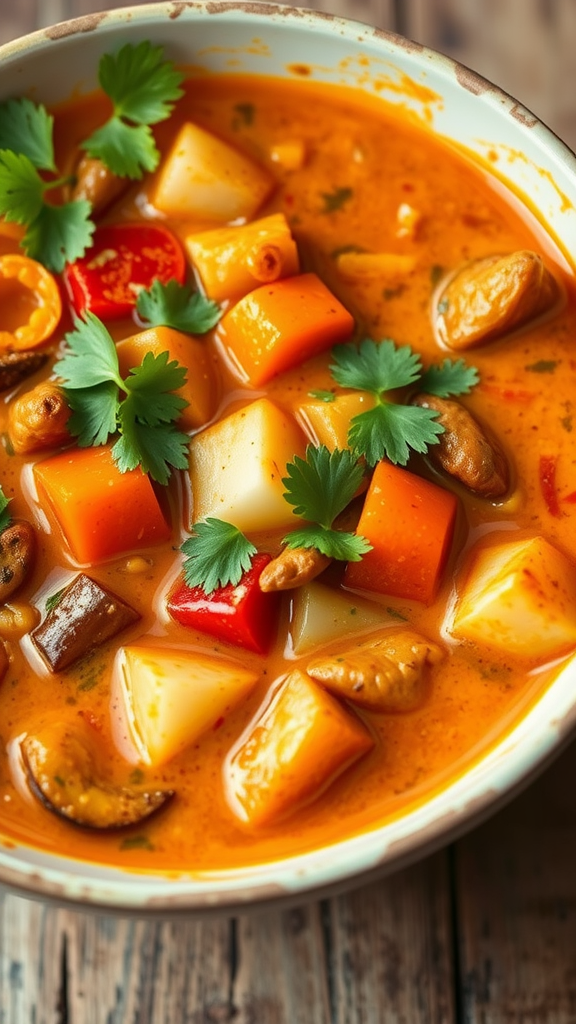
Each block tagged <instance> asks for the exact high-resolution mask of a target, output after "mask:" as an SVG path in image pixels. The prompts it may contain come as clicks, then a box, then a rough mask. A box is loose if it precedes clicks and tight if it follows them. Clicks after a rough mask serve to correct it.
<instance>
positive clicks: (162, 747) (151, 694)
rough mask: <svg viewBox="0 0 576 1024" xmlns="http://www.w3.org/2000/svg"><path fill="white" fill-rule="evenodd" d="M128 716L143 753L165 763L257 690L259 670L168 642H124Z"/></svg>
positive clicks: (120, 673)
mask: <svg viewBox="0 0 576 1024" xmlns="http://www.w3.org/2000/svg"><path fill="white" fill-rule="evenodd" d="M116 667H117V679H118V680H119V683H120V690H121V694H122V702H123V706H124V717H125V718H126V719H127V720H128V725H129V728H130V732H131V735H132V740H133V742H134V745H135V747H136V749H137V751H138V754H139V757H140V759H141V760H142V761H143V762H144V763H145V764H149V765H159V764H164V762H165V761H169V760H170V758H172V757H174V756H175V755H176V754H178V753H180V751H181V750H184V748H185V747H187V746H189V744H190V743H194V742H195V741H196V740H197V739H199V737H200V736H201V735H202V734H203V733H204V732H206V731H207V730H208V729H211V728H213V727H214V725H215V724H216V722H217V721H218V720H219V719H220V718H222V717H223V716H224V715H226V714H228V713H229V712H230V711H231V710H232V708H234V707H236V705H237V704H239V703H240V702H241V701H242V700H243V699H244V698H245V697H246V696H247V695H248V694H249V693H250V691H251V690H252V688H253V687H254V685H255V684H256V681H257V679H258V673H257V672H253V671H252V670H251V669H248V668H244V666H243V665H240V664H239V663H238V662H236V661H232V660H231V659H229V658H221V657H217V656H214V655H207V654H200V653H197V652H195V651H185V650H180V649H175V648H168V647H160V646H159V647H150V646H148V647H140V646H133V647H125V648H124V649H123V650H121V651H120V652H119V655H118V659H117V666H116Z"/></svg>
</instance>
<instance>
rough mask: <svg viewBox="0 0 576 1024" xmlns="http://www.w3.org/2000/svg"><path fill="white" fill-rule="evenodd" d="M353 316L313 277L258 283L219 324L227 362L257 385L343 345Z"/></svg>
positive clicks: (352, 324) (348, 334)
mask: <svg viewBox="0 0 576 1024" xmlns="http://www.w3.org/2000/svg"><path fill="white" fill-rule="evenodd" d="M353 329H354V318H353V317H352V316H351V314H350V313H349V312H348V310H347V309H345V308H344V306H343V305H342V303H341V302H339V301H338V299H337V298H335V296H334V295H332V292H331V291H329V289H328V288H327V287H326V285H325V284H323V283H322V281H321V280H320V278H319V277H317V276H316V274H300V275H298V276H297V277H288V278H285V279H284V280H281V281H276V282H274V283H273V284H266V285H262V286H261V287H260V288H256V289H255V291H253V292H250V293H249V294H248V295H245V296H244V298H243V299H241V300H240V302H238V303H237V304H236V305H235V306H234V307H233V308H232V309H231V310H230V312H229V313H227V314H226V316H225V317H224V318H223V319H222V321H221V322H220V328H219V336H220V338H221V340H222V343H223V345H224V348H225V350H226V351H227V353H228V355H229V356H230V358H231V360H232V361H233V362H234V363H235V364H236V365H237V366H238V367H239V368H240V370H241V372H242V374H243V376H244V378H245V379H246V380H247V381H249V383H250V384H253V385H254V386H255V387H260V385H261V384H265V383H266V381H268V380H270V378H271V377H274V376H275V375H276V374H277V373H282V371H283V370H287V369H289V368H290V367H291V366H295V365H297V364H298V363H301V362H303V361H304V360H305V359H310V358H311V357H312V356H315V355H318V353H320V352H323V351H324V350H325V349H327V348H330V346H331V345H334V344H336V343H337V342H339V341H345V340H346V339H347V338H349V337H350V335H351V334H352V331H353Z"/></svg>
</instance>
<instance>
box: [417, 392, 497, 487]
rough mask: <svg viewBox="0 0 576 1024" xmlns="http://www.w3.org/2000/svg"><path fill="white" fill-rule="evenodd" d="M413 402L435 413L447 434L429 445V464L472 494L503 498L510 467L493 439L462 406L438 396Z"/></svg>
mask: <svg viewBox="0 0 576 1024" xmlns="http://www.w3.org/2000/svg"><path fill="white" fill-rule="evenodd" d="M412 402H413V404H414V405H419V406H421V407H422V408H423V409H434V410H435V412H437V413H438V423H440V424H441V425H442V426H443V427H444V433H443V434H440V435H439V437H438V442H437V444H433V445H430V447H429V449H428V458H429V459H430V462H432V463H433V464H434V465H436V466H438V468H439V469H442V470H444V472H445V473H448V474H449V475H450V476H453V477H455V478H456V480H460V482H461V483H463V484H464V486H465V487H467V488H468V490H469V491H472V493H473V494H479V495H480V496H481V497H483V498H501V497H502V496H503V495H504V494H506V491H507V490H508V487H509V483H510V475H509V471H508V463H507V461H506V457H505V456H504V453H503V452H502V450H501V449H500V446H499V445H498V443H497V441H496V440H495V438H494V437H492V435H491V434H490V433H489V432H488V431H487V430H486V428H485V427H482V426H481V425H480V424H479V423H478V421H477V420H476V419H474V417H473V416H472V414H471V413H470V412H468V410H467V409H465V408H464V406H463V405H461V403H460V402H457V401H455V400H454V399H449V398H438V396H437V395H427V394H420V395H416V396H415V397H414V398H413V399H412Z"/></svg>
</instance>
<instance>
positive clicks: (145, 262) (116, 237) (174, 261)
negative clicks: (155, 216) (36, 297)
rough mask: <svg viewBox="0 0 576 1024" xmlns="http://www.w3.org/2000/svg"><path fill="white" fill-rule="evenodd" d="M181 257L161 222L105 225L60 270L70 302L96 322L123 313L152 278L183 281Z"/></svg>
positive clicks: (175, 242)
mask: <svg viewBox="0 0 576 1024" xmlns="http://www.w3.org/2000/svg"><path fill="white" fill-rule="evenodd" d="M185 276H186V258H185V256H184V252H183V250H182V246H181V245H180V242H179V241H178V239H177V238H176V237H175V236H174V235H173V234H172V232H171V231H168V228H165V227H164V226H163V225H162V224H109V225H106V226H104V227H101V228H98V229H97V230H96V231H95V232H94V238H93V244H92V247H91V248H90V249H89V250H88V251H87V252H86V253H85V254H84V256H82V257H81V259H78V260H76V262H75V263H69V264H68V265H67V266H66V268H65V269H64V280H65V282H66V288H67V290H68V295H69V298H70V301H71V303H72V306H73V307H74V309H75V311H76V313H77V314H78V315H79V316H82V314H83V313H84V312H85V311H86V310H89V311H90V312H91V313H94V315H95V316H97V317H99V318H100V320H115V319H116V318H117V317H121V316H126V315H128V314H129V313H130V312H131V311H132V309H133V308H134V306H135V305H136V299H137V298H138V292H139V291H141V290H142V288H149V287H150V285H151V284H152V282H153V281H155V280H159V281H161V282H162V284H166V283H167V282H168V281H170V280H172V279H175V280H176V281H178V282H179V284H183V283H184V279H185Z"/></svg>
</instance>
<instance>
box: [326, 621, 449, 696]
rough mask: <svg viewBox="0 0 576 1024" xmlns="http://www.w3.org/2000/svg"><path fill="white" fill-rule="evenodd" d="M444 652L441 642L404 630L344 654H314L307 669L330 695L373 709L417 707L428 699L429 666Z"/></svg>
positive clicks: (392, 632)
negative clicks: (426, 689)
mask: <svg viewBox="0 0 576 1024" xmlns="http://www.w3.org/2000/svg"><path fill="white" fill-rule="evenodd" d="M443 656H444V655H443V651H442V649H441V648H440V647H439V646H438V644H434V643H431V642H430V641H429V640H426V639H425V638H424V637H423V636H420V635H419V634H418V633H415V632H414V631H413V630H411V629H400V630H394V631H390V632H386V633H385V634H384V635H383V636H381V638H380V639H379V640H370V641H368V642H366V643H364V644H359V645H357V646H355V647H352V648H350V649H349V650H347V651H344V652H343V653H342V654H338V655H327V656H325V657H320V658H315V659H314V661H311V662H310V664H309V665H308V666H307V668H306V671H307V673H308V675H309V676H311V677H312V679H315V680H316V681H317V682H318V683H321V684H322V685H323V686H325V687H326V689H327V690H330V692H331V693H334V694H336V695H337V696H339V697H345V698H346V700H350V701H352V702H353V703H354V704H358V705H359V706H360V707H363V708H367V709H368V710H369V711H388V712H390V711H413V710H414V708H416V707H418V705H419V704H421V703H422V700H423V698H424V691H425V684H426V670H427V669H428V668H429V667H431V666H432V665H437V664H438V663H439V662H440V661H441V660H442V658H443Z"/></svg>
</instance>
